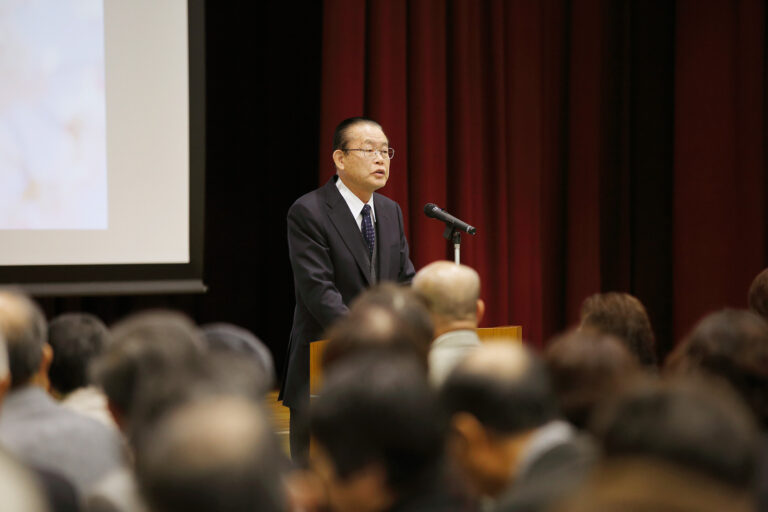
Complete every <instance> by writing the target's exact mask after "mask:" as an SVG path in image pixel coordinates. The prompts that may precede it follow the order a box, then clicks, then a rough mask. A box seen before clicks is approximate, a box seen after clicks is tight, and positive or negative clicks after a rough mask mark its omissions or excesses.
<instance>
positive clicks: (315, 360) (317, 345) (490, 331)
mask: <svg viewBox="0 0 768 512" xmlns="http://www.w3.org/2000/svg"><path fill="white" fill-rule="evenodd" d="M477 336H478V337H479V338H480V341H493V340H515V341H518V342H520V341H522V340H523V328H522V327H521V326H519V325H507V326H504V327H480V328H478V329H477ZM327 344H328V340H320V341H313V342H312V343H311V344H310V345H309V393H310V395H316V394H317V393H318V392H319V391H320V385H321V384H322V382H323V368H322V365H321V363H322V360H323V351H324V350H325V346H326V345H327Z"/></svg>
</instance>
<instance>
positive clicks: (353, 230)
mask: <svg viewBox="0 0 768 512" xmlns="http://www.w3.org/2000/svg"><path fill="white" fill-rule="evenodd" d="M336 179H337V178H336V177H335V176H334V177H333V178H331V180H330V181H329V182H328V183H327V184H326V185H325V198H326V203H327V205H328V216H329V217H330V218H331V222H332V223H333V225H334V227H335V228H336V230H337V231H338V232H339V235H340V236H341V239H342V240H343V241H344V244H345V245H346V246H347V249H349V252H350V253H352V256H353V257H354V258H355V262H357V266H358V267H360V271H361V272H362V274H363V277H364V278H365V281H366V283H368V285H370V284H371V271H370V268H369V267H370V263H369V261H368V254H367V253H368V247H367V246H366V244H365V239H364V238H363V234H362V233H361V232H360V228H359V227H357V224H355V219H354V218H353V217H352V213H351V212H350V211H349V206H347V203H346V201H344V198H343V197H341V194H340V193H339V189H337V188H336ZM376 214H377V215H378V211H377V212H376Z"/></svg>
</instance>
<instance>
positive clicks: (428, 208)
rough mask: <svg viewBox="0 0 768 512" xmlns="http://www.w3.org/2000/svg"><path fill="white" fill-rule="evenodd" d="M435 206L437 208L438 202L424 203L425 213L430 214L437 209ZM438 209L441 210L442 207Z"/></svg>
mask: <svg viewBox="0 0 768 512" xmlns="http://www.w3.org/2000/svg"><path fill="white" fill-rule="evenodd" d="M435 208H437V205H436V204H434V203H427V204H425V205H424V213H426V214H427V215H429V214H430V213H432V212H434V211H435ZM437 209H438V210H439V209H440V208H437Z"/></svg>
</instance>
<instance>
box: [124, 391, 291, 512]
mask: <svg viewBox="0 0 768 512" xmlns="http://www.w3.org/2000/svg"><path fill="white" fill-rule="evenodd" d="M282 461H283V457H282V455H281V454H280V451H279V447H278V446H277V443H276V441H275V439H274V436H273V434H272V432H271V430H270V426H269V424H268V422H267V421H266V419H265V417H264V413H262V412H261V410H259V408H258V407H257V406H256V405H254V404H253V403H252V402H251V401H248V400H244V399H242V398H236V397H227V398H219V399H215V400H214V399H211V400H203V401H197V402H194V403H190V404H187V405H183V406H181V407H180V408H178V409H176V410H174V411H173V412H171V413H170V415H169V416H168V417H167V418H165V419H163V420H161V421H160V423H159V424H158V426H157V428H156V429H155V430H154V431H153V432H152V434H151V436H148V437H146V438H143V439H142V442H140V443H139V446H138V449H137V455H136V468H137V469H136V473H137V477H138V480H139V485H140V489H141V491H142V494H143V496H144V497H145V501H146V503H147V504H148V505H149V508H150V510H151V511H152V512H217V511H221V512H253V511H257V510H258V511H263V512H278V511H285V510H287V508H286V507H287V505H286V496H285V490H284V487H283V480H282V478H283V475H284V472H283V471H282V470H281V469H280V468H281V467H283V463H282Z"/></svg>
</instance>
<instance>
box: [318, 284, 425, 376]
mask: <svg viewBox="0 0 768 512" xmlns="http://www.w3.org/2000/svg"><path fill="white" fill-rule="evenodd" d="M327 338H328V340H329V342H328V345H327V346H326V348H325V351H324V353H323V367H324V368H326V369H327V368H330V367H331V366H332V365H333V364H335V363H336V362H337V361H339V360H341V359H344V358H345V357H348V356H349V355H350V354H353V353H356V352H358V351H360V350H371V349H375V350H379V349H385V350H392V349H396V350H400V351H404V352H407V353H410V354H413V355H414V356H416V358H417V359H419V360H420V361H422V363H423V365H424V368H425V371H426V367H427V353H428V351H429V345H430V343H431V342H432V322H431V320H430V318H429V313H428V312H427V309H426V307H425V306H424V304H423V302H422V301H421V299H419V298H418V297H417V296H416V295H415V294H414V293H413V292H412V291H410V290H408V289H405V288H402V287H399V286H397V285H392V284H382V285H379V286H376V287H374V288H372V289H370V290H367V291H365V292H363V293H362V294H361V295H360V297H359V299H358V300H357V301H355V302H354V303H353V304H352V307H351V309H350V312H349V314H348V315H346V316H345V317H342V318H340V319H339V320H337V321H336V322H335V323H334V324H333V326H331V329H330V330H329V331H328V333H327Z"/></svg>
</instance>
